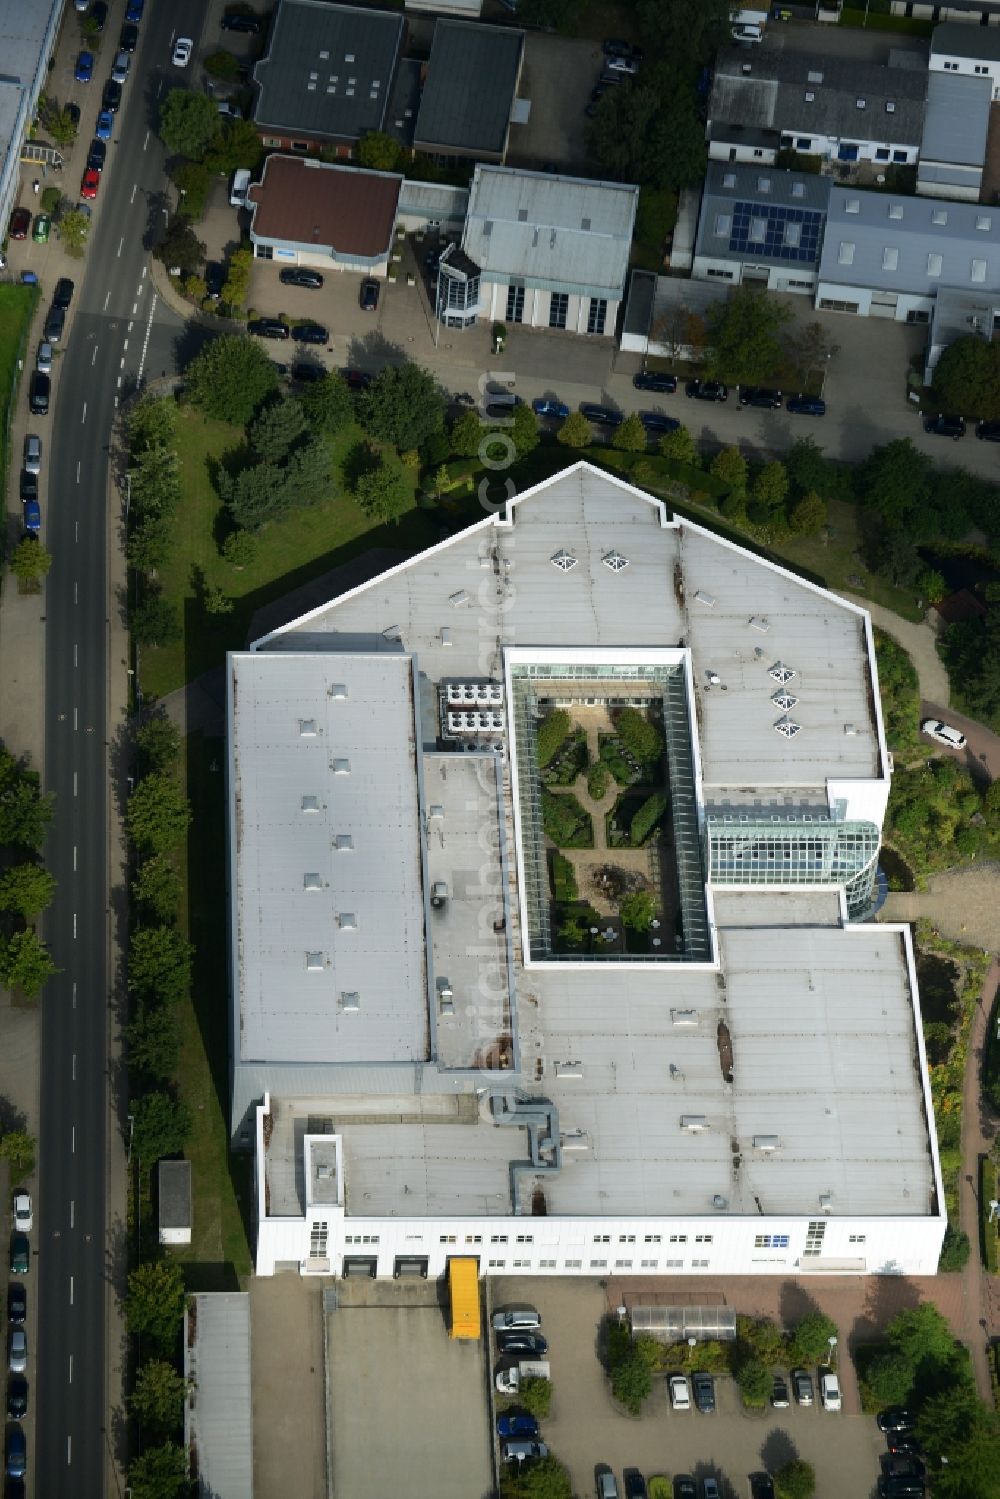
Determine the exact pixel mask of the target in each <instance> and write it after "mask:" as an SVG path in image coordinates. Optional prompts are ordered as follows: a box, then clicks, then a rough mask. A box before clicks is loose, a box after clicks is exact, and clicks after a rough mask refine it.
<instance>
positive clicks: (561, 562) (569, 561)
mask: <svg viewBox="0 0 1000 1499" xmlns="http://www.w3.org/2000/svg"><path fill="white" fill-rule="evenodd" d="M549 561H550V562H551V563H552V566H553V567H558V569H559V571H560V572H561V573H568V572H569V571H570V569H571V568H574V567H575V566H576V564H577V559H576V557H574V556H573V554H572V552H567V551H566V550H565V548H563V549H561V550H560V551H558V552H553V553H552V556H551V557H550V558H549Z"/></svg>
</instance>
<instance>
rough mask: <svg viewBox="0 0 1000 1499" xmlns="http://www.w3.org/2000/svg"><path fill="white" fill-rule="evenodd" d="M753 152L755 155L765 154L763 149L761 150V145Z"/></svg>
mask: <svg viewBox="0 0 1000 1499" xmlns="http://www.w3.org/2000/svg"><path fill="white" fill-rule="evenodd" d="M753 154H754V155H755V156H763V154H764V153H763V151H762V150H761V149H760V147H759V146H758V147H757V149H756V151H754V153H753Z"/></svg>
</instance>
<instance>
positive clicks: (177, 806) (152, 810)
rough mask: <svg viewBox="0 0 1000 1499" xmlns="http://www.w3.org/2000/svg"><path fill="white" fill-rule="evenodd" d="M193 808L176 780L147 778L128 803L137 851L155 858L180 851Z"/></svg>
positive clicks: (130, 829) (145, 777)
mask: <svg viewBox="0 0 1000 1499" xmlns="http://www.w3.org/2000/svg"><path fill="white" fill-rule="evenodd" d="M190 821H191V808H190V807H189V806H188V803H187V798H186V797H185V796H184V793H183V792H182V791H181V788H180V787H179V786H178V784H177V782H176V781H175V780H174V779H173V777H172V776H168V775H163V774H162V773H157V774H154V775H148V776H143V778H142V780H141V781H140V782H139V784H138V786H136V788H135V790H134V791H133V792H132V795H131V796H130V797H129V799H128V813H127V822H128V832H129V837H130V838H131V839H132V842H133V843H134V844H135V845H136V847H137V848H138V849H139V850H140V851H142V852H144V853H151V854H160V853H165V852H166V851H167V850H168V849H171V848H176V847H177V845H178V844H179V843H180V842H181V841H182V840H183V838H184V836H185V834H186V833H187V829H188V823H189V822H190Z"/></svg>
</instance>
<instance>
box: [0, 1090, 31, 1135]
mask: <svg viewBox="0 0 1000 1499" xmlns="http://www.w3.org/2000/svg"><path fill="white" fill-rule="evenodd" d="M15 1130H16V1131H18V1132H20V1133H22V1134H27V1133H28V1116H27V1115H26V1114H25V1113H24V1112H23V1110H21V1109H19V1108H18V1107H17V1105H16V1104H15V1103H13V1102H12V1101H11V1100H10V1099H9V1098H6V1097H5V1096H4V1095H3V1094H0V1135H9V1134H13V1133H14V1131H15Z"/></svg>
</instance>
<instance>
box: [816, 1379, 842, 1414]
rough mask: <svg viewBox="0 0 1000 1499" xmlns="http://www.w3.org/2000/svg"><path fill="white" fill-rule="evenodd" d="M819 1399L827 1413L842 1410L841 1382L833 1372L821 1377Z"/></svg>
mask: <svg viewBox="0 0 1000 1499" xmlns="http://www.w3.org/2000/svg"><path fill="white" fill-rule="evenodd" d="M819 1398H820V1400H821V1401H822V1403H823V1409H824V1410H825V1411H839V1410H840V1380H839V1379H838V1378H837V1376H836V1374H834V1373H833V1371H832V1370H830V1371H829V1372H828V1373H824V1374H821V1375H820V1377H819Z"/></svg>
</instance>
